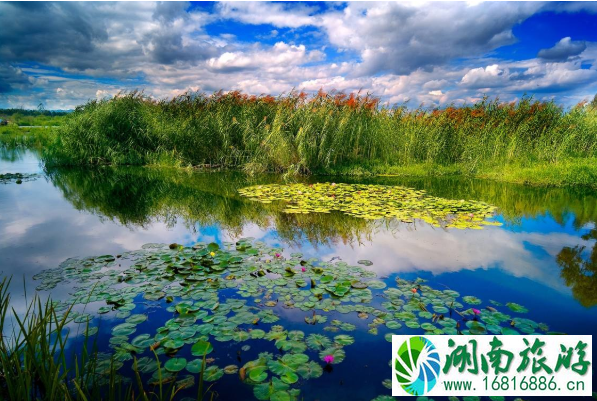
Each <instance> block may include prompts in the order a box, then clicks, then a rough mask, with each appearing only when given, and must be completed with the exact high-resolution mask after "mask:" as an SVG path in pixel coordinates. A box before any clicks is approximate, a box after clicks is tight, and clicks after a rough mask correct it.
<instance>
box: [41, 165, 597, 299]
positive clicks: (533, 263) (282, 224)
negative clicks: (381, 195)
mask: <svg viewBox="0 0 597 401" xmlns="http://www.w3.org/2000/svg"><path fill="white" fill-rule="evenodd" d="M48 176H49V178H50V180H51V181H52V183H53V184H54V185H55V186H56V187H58V188H60V190H61V191H62V193H63V195H64V197H65V198H66V199H67V200H69V201H70V202H71V203H72V204H73V205H74V206H75V208H76V209H78V210H84V211H88V212H91V213H94V214H96V215H98V216H100V217H101V218H104V219H106V218H107V219H110V220H113V221H116V222H118V223H120V224H122V225H125V226H128V227H148V226H149V225H151V224H154V223H164V224H166V225H167V226H168V227H173V226H174V225H176V224H177V223H183V224H184V225H185V226H186V227H187V228H188V229H190V230H196V229H197V228H198V227H206V226H217V227H219V228H220V229H222V230H224V231H226V232H227V234H228V236H229V237H231V238H238V237H240V236H243V235H246V234H247V229H248V228H250V227H257V228H258V229H259V231H261V232H266V231H268V230H269V231H271V230H275V233H276V236H277V237H278V238H279V239H280V240H282V241H284V242H285V243H288V244H290V245H293V246H297V247H300V246H301V245H302V244H304V242H305V241H307V242H309V243H310V244H311V246H313V247H315V248H317V247H321V246H328V247H329V246H332V245H335V247H334V248H333V249H332V250H331V252H332V253H336V254H340V255H341V256H345V257H349V256H348V255H349V254H350V253H353V254H354V255H358V257H359V258H375V259H377V260H380V259H381V260H385V263H383V264H382V266H383V267H381V266H379V267H378V269H380V270H378V272H380V273H388V274H389V273H392V272H409V271H416V270H426V271H431V272H434V273H435V274H441V273H443V272H454V271H459V270H461V269H478V268H485V269H488V268H492V267H496V266H497V267H500V268H501V269H503V270H505V271H507V272H509V274H511V275H513V276H518V277H520V276H522V277H528V278H532V279H533V280H536V281H540V282H542V283H544V284H546V285H548V286H550V287H552V288H556V289H557V288H558V287H559V286H561V285H563V283H561V279H560V278H559V274H558V272H557V271H556V270H555V269H557V265H556V264H555V263H553V262H554V260H555V258H556V255H557V261H558V264H559V265H560V266H562V267H563V270H562V272H561V274H562V277H563V278H564V279H565V284H566V285H568V286H570V287H572V288H573V291H574V295H575V297H577V299H578V300H579V301H580V302H581V304H582V305H584V306H592V305H594V304H595V301H594V298H592V297H594V295H592V294H594V293H596V292H597V285H596V282H595V278H594V276H591V275H590V274H589V272H592V271H594V269H591V265H589V264H588V262H584V261H582V259H581V254H582V252H583V250H584V249H585V247H586V246H587V245H589V244H591V243H592V242H593V241H594V240H595V239H596V238H595V236H594V235H586V236H583V237H582V239H581V238H579V237H578V235H577V234H576V233H575V231H578V230H583V229H584V228H585V227H587V225H589V224H592V225H594V224H595V222H596V221H597V207H596V205H597V199H596V196H595V193H594V192H591V191H586V190H578V189H576V190H573V189H564V188H531V187H524V186H517V185H510V184H504V183H496V182H490V181H483V180H472V179H462V178H458V179H455V178H444V179H433V180H430V179H427V180H421V179H405V178H395V177H376V178H370V179H368V180H362V179H360V180H359V182H363V181H365V182H367V183H377V184H387V185H408V186H410V187H414V188H417V189H425V190H427V191H428V192H429V193H430V194H432V195H434V196H441V197H446V198H451V199H475V200H481V201H484V202H487V203H489V204H493V205H496V206H498V208H499V213H500V216H501V217H500V218H502V219H504V221H505V222H506V223H507V225H508V226H510V228H511V229H510V230H504V229H498V228H487V229H485V230H482V231H476V232H470V231H464V232H458V231H457V230H448V231H449V235H448V234H447V233H448V231H442V230H438V229H431V228H430V227H429V226H427V225H425V224H424V223H421V222H418V223H414V224H403V223H398V222H396V221H385V220H376V221H370V220H363V219H359V218H354V217H350V216H346V215H342V214H340V213H329V214H325V213H311V214H285V213H283V212H282V209H283V208H284V206H283V205H282V204H278V203H273V204H267V205H264V204H259V203H257V202H254V201H249V200H247V199H244V198H242V197H240V196H239V194H238V192H237V191H238V189H239V188H243V187H246V186H249V185H255V184H257V183H259V184H265V183H279V182H282V179H281V178H280V177H279V176H276V175H262V176H257V177H247V176H246V175H243V174H238V173H207V174H205V173H200V174H198V173H195V172H193V171H182V170H178V169H155V168H110V167H105V168H99V169H59V170H55V169H54V170H51V171H49V172H48ZM301 180H302V181H314V180H318V177H311V178H308V179H307V178H303V179H301ZM319 180H322V179H321V178H319ZM323 180H326V179H323ZM327 180H329V179H327ZM345 181H348V182H350V181H354V180H351V179H347V180H345ZM546 216H549V217H550V218H552V219H553V220H555V222H557V223H558V224H559V225H560V226H562V227H564V228H565V230H564V232H552V231H547V232H537V230H536V229H534V228H532V227H527V226H528V225H527V224H525V219H537V218H540V217H546ZM568 225H571V229H566V227H568ZM539 231H540V230H539ZM373 238H375V241H373ZM364 242H367V243H368V245H367V246H366V247H358V246H357V247H356V249H354V247H355V245H358V244H361V243H364ZM488 244H490V246H488ZM529 244H531V247H530V248H532V249H529ZM397 247H399V249H397ZM562 247H563V249H562ZM438 250H440V251H438ZM539 251H540V252H539ZM422 255H424V257H422ZM591 260H593V259H591ZM574 266H577V267H576V268H573V267H574ZM384 270H385V271H384ZM575 272H576V273H575ZM581 294H583V295H581Z"/></svg>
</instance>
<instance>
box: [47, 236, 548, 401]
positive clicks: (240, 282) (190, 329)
mask: <svg viewBox="0 0 597 401" xmlns="http://www.w3.org/2000/svg"><path fill="white" fill-rule="evenodd" d="M369 265H371V262H370V261H366V260H362V261H359V265H350V264H348V263H346V262H344V261H340V260H333V261H322V260H318V259H316V258H311V259H306V258H303V255H302V254H299V253H293V254H291V255H290V257H285V256H283V255H282V249H280V248H272V247H269V246H267V245H266V244H264V243H263V242H259V241H253V240H252V239H250V238H249V239H242V240H239V241H238V242H236V243H225V244H224V246H223V247H220V246H219V245H218V244H215V243H211V244H203V243H198V244H195V245H194V246H192V247H183V246H180V245H177V244H171V245H170V246H168V245H163V244H147V245H145V246H143V248H142V249H140V250H137V251H132V252H125V253H123V254H122V255H116V256H112V255H104V256H98V257H88V258H83V259H68V260H66V261H65V262H63V263H62V264H61V265H60V266H59V267H58V268H56V269H51V270H46V271H44V272H42V273H40V274H38V275H37V276H36V277H35V278H36V279H39V280H41V285H40V286H39V287H38V289H39V290H47V289H52V288H54V287H55V286H56V285H58V284H59V283H62V282H65V281H67V282H68V281H70V282H75V283H76V285H77V286H76V287H74V292H73V293H72V299H70V300H67V301H62V302H57V303H56V309H57V310H58V311H61V310H67V309H68V308H69V306H70V305H71V304H72V303H74V304H86V305H88V304H90V303H99V307H98V308H97V312H98V313H99V314H106V313H111V314H113V315H114V316H115V317H117V318H121V319H124V322H123V323H120V324H117V325H115V326H114V327H113V328H112V337H111V338H110V340H109V342H110V346H111V347H112V348H113V352H112V353H111V354H106V355H105V358H104V359H102V360H101V362H100V366H101V367H104V368H106V369H108V368H109V367H110V365H111V364H116V367H120V366H123V365H124V362H125V361H127V360H132V359H133V356H137V357H140V358H139V359H138V360H137V366H138V368H139V370H140V371H141V372H142V373H145V374H148V375H149V374H151V375H152V376H151V379H150V383H153V384H157V383H160V382H164V381H172V380H176V381H177V385H179V386H185V387H187V386H190V385H192V384H193V382H194V378H193V376H192V375H193V374H197V373H199V372H203V379H204V380H206V381H216V380H218V379H220V378H221V377H222V376H223V375H224V374H238V376H239V378H240V380H241V381H242V382H243V383H245V384H247V385H251V386H253V393H254V395H255V397H256V398H257V399H259V400H272V401H281V400H294V399H297V398H298V397H299V389H298V388H297V385H298V384H297V383H299V382H300V380H309V379H314V378H317V377H319V376H321V375H322V374H323V371H324V367H326V366H328V365H333V364H338V363H342V362H343V361H344V359H345V358H346V357H347V350H346V349H345V348H346V347H347V346H350V345H352V344H353V343H354V342H355V338H354V337H353V336H351V335H349V334H346V333H348V332H351V331H354V330H356V329H357V325H355V324H353V323H349V322H346V321H342V320H341V319H340V317H341V316H342V315H347V316H348V315H353V316H356V317H358V318H360V319H362V320H363V321H366V322H367V323H368V327H369V333H370V334H371V335H377V334H378V332H379V330H380V329H382V330H383V331H384V332H386V334H385V338H386V340H387V341H391V335H392V334H393V333H394V332H395V331H398V330H401V329H403V326H404V330H406V329H416V330H419V331H420V330H424V331H425V332H427V333H432V334H444V333H445V334H457V333H463V334H486V333H503V334H518V333H519V332H520V333H532V332H535V331H537V330H544V331H546V330H547V327H546V326H544V325H541V324H537V323H535V322H533V321H531V320H529V319H523V318H519V317H514V318H513V317H511V316H510V315H508V314H506V313H504V312H500V311H498V310H497V308H498V307H500V306H501V305H499V304H497V303H494V304H492V306H486V307H485V308H483V309H481V310H479V309H477V308H481V306H480V305H481V303H482V301H481V300H480V299H478V298H476V297H473V296H465V297H460V294H459V293H457V292H456V291H452V290H449V289H446V290H436V289H433V288H431V287H429V286H428V285H425V282H424V280H421V279H417V280H415V281H407V280H403V279H400V278H398V279H397V280H396V285H395V286H392V287H391V288H387V284H386V282H384V281H381V280H378V279H376V274H375V273H374V272H373V271H371V270H369V269H368V268H367V267H366V266H369ZM140 302H143V303H148V304H149V307H164V306H165V307H166V310H167V311H168V312H170V313H172V318H171V319H169V320H167V321H166V322H165V323H164V325H163V326H162V327H160V328H158V329H157V330H156V332H155V333H153V334H150V333H137V326H138V325H140V324H142V323H144V322H145V321H146V320H147V317H148V315H147V314H145V313H136V314H132V311H133V309H135V308H136V306H137V304H138V303H140ZM152 302H155V304H152ZM164 303H165V305H164ZM465 305H466V306H465ZM507 307H508V308H509V309H510V310H511V311H512V312H515V313H525V312H526V309H525V308H524V307H523V306H521V305H518V304H514V303H510V304H508V305H507ZM280 308H287V309H294V310H297V313H303V314H304V322H305V324H306V325H310V326H315V327H318V325H321V328H322V329H321V332H320V333H311V334H309V335H306V334H305V333H304V332H303V331H301V330H288V329H286V328H284V326H282V325H280V324H279V321H280V316H279V314H278V313H277V312H278V311H279V310H280ZM299 311H300V312H299ZM332 314H333V315H332ZM93 318H94V316H93V315H92V314H90V313H77V314H75V322H77V323H87V322H92V319H93ZM353 320H354V319H353ZM88 330H89V333H90V334H94V333H95V332H96V330H97V328H95V327H91V328H89V329H88ZM339 332H342V333H339ZM255 340H262V341H263V340H265V341H269V343H270V344H272V345H273V346H272V347H271V350H272V352H262V353H260V354H259V356H258V358H257V359H255V360H252V361H249V362H247V363H245V364H244V365H243V366H237V365H235V364H234V362H235V361H228V362H225V363H224V367H219V366H217V365H216V364H215V360H214V359H213V358H208V357H207V356H208V355H209V354H211V352H212V351H213V350H214V347H217V343H219V342H228V341H234V342H236V343H239V346H240V343H245V344H244V345H243V346H242V347H243V348H244V349H248V348H250V345H249V344H250V343H251V342H252V341H255ZM185 347H190V353H191V355H193V357H195V359H192V360H190V361H189V360H187V359H186V358H184V357H182V356H180V354H181V353H180V351H181V350H182V349H183V348H185ZM151 351H153V352H155V353H156V354H157V355H158V356H161V355H163V356H162V358H166V357H167V358H168V359H167V361H166V362H165V364H164V368H165V371H162V370H160V369H158V363H157V360H156V356H155V355H153V353H152V352H151ZM145 353H148V354H149V356H147V355H144V354H145ZM158 358H159V357H158ZM204 363H205V365H204ZM99 371H100V372H101V371H102V369H99ZM188 374H190V375H188ZM386 382H387V381H386ZM386 382H384V384H386Z"/></svg>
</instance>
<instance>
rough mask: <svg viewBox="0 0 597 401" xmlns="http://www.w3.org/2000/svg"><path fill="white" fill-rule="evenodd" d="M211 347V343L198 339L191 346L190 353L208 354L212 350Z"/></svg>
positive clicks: (195, 354)
mask: <svg viewBox="0 0 597 401" xmlns="http://www.w3.org/2000/svg"><path fill="white" fill-rule="evenodd" d="M213 350H214V349H213V347H212V345H211V343H209V342H207V341H203V340H199V341H197V342H196V343H195V345H193V347H192V348H191V354H193V355H194V356H203V355H208V354H210V353H211V352H212V351H213Z"/></svg>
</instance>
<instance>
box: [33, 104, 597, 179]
mask: <svg viewBox="0 0 597 401" xmlns="http://www.w3.org/2000/svg"><path fill="white" fill-rule="evenodd" d="M43 158H44V160H45V162H46V163H47V165H50V166H52V165H92V164H107V165H170V166H198V165H210V166H213V165H217V166H222V167H228V168H239V169H243V170H244V171H246V172H249V173H255V172H263V171H274V172H282V173H286V174H296V173H302V174H309V173H320V174H322V173H323V174H343V175H344V174H349V175H362V174H365V175H371V174H395V175H446V174H462V175H470V176H484V177H491V178H494V179H505V180H511V181H516V182H528V183H533V184H550V185H587V184H588V185H594V180H593V178H592V177H593V176H594V175H593V174H592V171H593V168H592V167H591V166H592V163H591V162H589V161H591V160H594V159H595V158H597V108H595V107H594V106H591V105H579V106H577V107H574V108H572V109H570V110H564V109H562V108H560V107H558V106H557V105H556V104H555V103H553V102H547V103H546V102H537V101H533V99H532V98H528V97H525V98H523V99H522V100H521V101H519V102H517V103H509V104H506V103H500V102H499V101H498V100H497V99H496V100H488V99H484V100H483V101H480V102H478V103H476V104H473V105H469V106H465V107H459V108H456V107H447V108H444V109H421V108H419V109H416V110H408V109H406V108H405V107H401V106H400V107H399V106H396V107H380V106H379V104H378V102H377V99H375V98H372V97H370V96H358V95H351V96H346V95H343V94H325V93H319V94H317V95H316V96H313V97H311V98H309V97H307V96H306V95H304V94H302V93H300V94H299V93H291V94H289V95H286V96H281V97H278V98H273V97H271V96H260V97H250V96H246V95H243V94H240V93H238V92H232V93H228V94H222V93H215V94H213V95H211V96H207V95H204V94H197V93H188V94H186V95H183V96H180V97H177V98H175V99H172V100H163V101H155V100H152V99H150V98H148V97H146V96H144V95H142V94H141V93H138V92H133V93H128V94H124V95H120V96H118V97H115V98H113V99H111V100H103V101H90V102H89V103H87V104H85V105H83V106H80V107H78V108H77V109H76V110H75V112H73V113H71V114H69V115H68V116H66V117H64V121H63V124H62V125H61V127H59V128H58V129H57V135H56V137H55V139H54V140H53V141H52V142H51V143H50V144H49V145H48V146H47V147H46V148H45V149H44V152H43ZM587 160H589V161H587ZM571 166H572V167H573V168H572V170H570V167H571ZM542 170H549V171H545V172H542ZM571 171H572V172H575V173H579V174H582V176H580V177H577V176H575V175H573V174H572V173H571Z"/></svg>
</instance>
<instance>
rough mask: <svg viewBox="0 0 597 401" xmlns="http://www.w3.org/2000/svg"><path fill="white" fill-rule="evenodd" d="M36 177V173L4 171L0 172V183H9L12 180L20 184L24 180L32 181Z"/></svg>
mask: <svg viewBox="0 0 597 401" xmlns="http://www.w3.org/2000/svg"><path fill="white" fill-rule="evenodd" d="M37 177H38V175H37V174H22V173H5V174H0V184H9V183H12V182H14V183H16V184H22V183H23V182H24V181H33V180H35V179H36V178H37Z"/></svg>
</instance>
